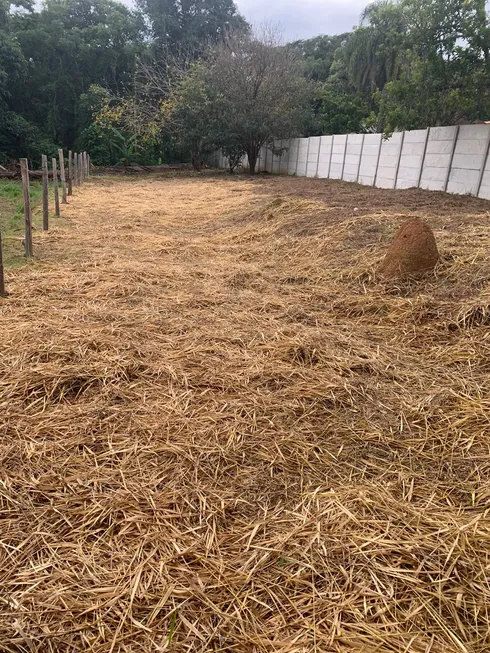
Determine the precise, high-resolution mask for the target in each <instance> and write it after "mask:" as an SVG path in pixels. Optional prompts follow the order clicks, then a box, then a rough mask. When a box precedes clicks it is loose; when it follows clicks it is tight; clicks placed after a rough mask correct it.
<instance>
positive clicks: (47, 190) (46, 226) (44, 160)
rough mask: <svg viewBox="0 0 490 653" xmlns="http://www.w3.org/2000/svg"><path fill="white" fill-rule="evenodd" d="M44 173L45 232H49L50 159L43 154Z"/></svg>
mask: <svg viewBox="0 0 490 653" xmlns="http://www.w3.org/2000/svg"><path fill="white" fill-rule="evenodd" d="M41 160H42V171H43V230H44V231H47V230H48V228H49V197H48V195H49V184H48V157H47V156H46V155H45V154H43V155H42V156H41Z"/></svg>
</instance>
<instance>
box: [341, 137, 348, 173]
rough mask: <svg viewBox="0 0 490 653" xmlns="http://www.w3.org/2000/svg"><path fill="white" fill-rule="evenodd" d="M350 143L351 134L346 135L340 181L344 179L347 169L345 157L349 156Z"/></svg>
mask: <svg viewBox="0 0 490 653" xmlns="http://www.w3.org/2000/svg"><path fill="white" fill-rule="evenodd" d="M348 141H349V134H346V136H345V145H344V158H343V160H342V170H341V172H340V179H341V180H343V179H344V168H345V156H346V154H347V143H348Z"/></svg>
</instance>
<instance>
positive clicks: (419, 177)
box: [417, 127, 430, 188]
mask: <svg viewBox="0 0 490 653" xmlns="http://www.w3.org/2000/svg"><path fill="white" fill-rule="evenodd" d="M426 132H427V133H426V134H425V143H424V151H423V152H422V161H421V162H420V170H419V176H418V179H417V188H420V182H421V181H422V175H423V174H424V163H425V155H426V154H427V145H428V144H429V139H430V127H427V129H426Z"/></svg>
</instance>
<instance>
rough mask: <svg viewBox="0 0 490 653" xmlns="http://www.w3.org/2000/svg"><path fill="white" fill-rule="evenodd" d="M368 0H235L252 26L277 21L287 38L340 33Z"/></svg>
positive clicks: (357, 18) (353, 22)
mask: <svg viewBox="0 0 490 653" xmlns="http://www.w3.org/2000/svg"><path fill="white" fill-rule="evenodd" d="M368 1H369V0H345V2H342V1H341V0H297V1H296V2H295V1H293V0H269V2H267V0H266V1H264V0H235V3H236V5H237V6H238V9H239V10H240V13H241V14H242V15H243V16H245V18H246V19H247V20H248V21H249V22H250V23H251V24H253V25H256V24H259V23H262V22H270V23H273V24H280V26H281V28H282V30H283V32H284V37H285V39H286V40H287V41H294V40H296V39H305V38H311V37H313V36H317V35H318V34H330V35H332V34H340V33H342V32H347V31H349V30H351V29H352V27H353V26H354V25H357V24H358V23H359V16H360V14H361V11H362V9H363V8H364V7H365V6H366V4H367V3H368Z"/></svg>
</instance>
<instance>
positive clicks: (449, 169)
mask: <svg viewBox="0 0 490 653" xmlns="http://www.w3.org/2000/svg"><path fill="white" fill-rule="evenodd" d="M458 136H459V125H457V126H456V131H455V133H454V141H453V147H452V150H451V158H450V159H449V165H448V167H447V174H446V180H445V182H444V188H443V189H442V190H443V191H444V192H446V191H447V186H448V184H449V178H450V176H451V171H452V167H453V159H454V153H455V152H456V145H457V144H458Z"/></svg>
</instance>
